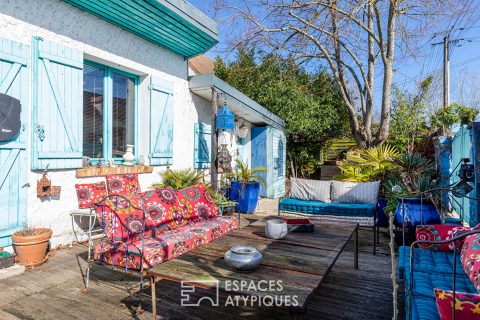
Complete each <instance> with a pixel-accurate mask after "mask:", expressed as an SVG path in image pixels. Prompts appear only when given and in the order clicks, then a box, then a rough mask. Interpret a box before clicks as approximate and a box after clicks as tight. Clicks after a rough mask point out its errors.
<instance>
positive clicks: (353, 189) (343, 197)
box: [331, 181, 380, 206]
mask: <svg viewBox="0 0 480 320" xmlns="http://www.w3.org/2000/svg"><path fill="white" fill-rule="evenodd" d="M379 188H380V181H374V182H344V181H332V192H331V199H332V202H340V203H369V204H373V205H374V206H376V205H377V201H378V190H379Z"/></svg>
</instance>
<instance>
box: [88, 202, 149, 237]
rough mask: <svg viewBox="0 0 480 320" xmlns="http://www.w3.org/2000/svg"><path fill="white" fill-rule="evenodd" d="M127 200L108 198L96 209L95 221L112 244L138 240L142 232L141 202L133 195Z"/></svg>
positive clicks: (146, 226)
mask: <svg viewBox="0 0 480 320" xmlns="http://www.w3.org/2000/svg"><path fill="white" fill-rule="evenodd" d="M127 199H128V200H127ZM127 199H125V198H123V197H113V198H108V199H106V200H105V201H104V202H103V203H102V204H101V205H99V206H97V208H96V214H97V219H98V220H99V222H100V225H101V226H102V228H103V231H104V233H105V235H106V236H107V238H108V239H109V240H110V241H112V242H116V241H126V240H131V239H135V238H138V237H137V236H138V235H139V234H140V233H141V232H142V230H143V211H142V210H141V207H142V200H141V199H140V197H138V196H135V195H131V196H129V197H128V198H127ZM147 228H148V221H146V225H145V229H147Z"/></svg>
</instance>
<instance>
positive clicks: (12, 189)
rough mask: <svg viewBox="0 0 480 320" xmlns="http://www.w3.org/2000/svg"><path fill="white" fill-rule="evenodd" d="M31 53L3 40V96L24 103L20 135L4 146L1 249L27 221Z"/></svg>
mask: <svg viewBox="0 0 480 320" xmlns="http://www.w3.org/2000/svg"><path fill="white" fill-rule="evenodd" d="M30 52H31V51H30V47H29V46H26V45H24V44H21V43H18V42H15V41H10V40H6V39H1V38H0V93H3V94H7V95H9V96H12V97H14V98H15V99H18V100H20V103H21V106H22V110H21V114H20V120H21V125H22V126H21V129H20V132H19V134H18V135H17V136H16V137H15V138H14V139H12V140H10V141H4V142H2V143H0V247H5V246H9V245H11V244H12V242H11V237H10V236H11V235H12V233H14V232H15V231H17V230H19V229H21V228H22V226H23V223H24V222H25V218H26V208H27V188H26V183H27V173H28V171H27V170H26V169H25V168H26V167H27V155H26V149H25V146H26V140H27V136H26V131H25V127H26V122H27V121H28V112H29V101H28V99H29V90H30V85H29V75H30V70H29V69H28V65H29V62H30V61H29V60H30V59H29V57H30Z"/></svg>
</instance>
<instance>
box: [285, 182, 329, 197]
mask: <svg viewBox="0 0 480 320" xmlns="http://www.w3.org/2000/svg"><path fill="white" fill-rule="evenodd" d="M290 183H291V186H290V193H289V197H290V198H294V199H300V200H317V201H323V202H331V200H330V191H331V190H330V189H331V186H332V181H324V180H310V179H298V178H290Z"/></svg>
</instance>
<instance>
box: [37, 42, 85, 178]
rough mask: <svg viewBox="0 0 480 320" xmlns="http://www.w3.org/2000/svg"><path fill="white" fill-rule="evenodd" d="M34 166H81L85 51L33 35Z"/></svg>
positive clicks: (55, 167) (54, 167) (39, 167)
mask: <svg viewBox="0 0 480 320" xmlns="http://www.w3.org/2000/svg"><path fill="white" fill-rule="evenodd" d="M33 46H34V47H33V50H34V60H33V124H32V127H33V130H32V132H33V134H32V136H33V151H32V152H33V154H32V160H33V161H32V169H43V168H45V167H46V166H47V165H48V166H49V168H51V169H65V168H78V167H81V166H82V145H83V143H82V139H83V134H82V130H83V71H82V69H83V53H82V52H81V51H78V50H76V49H73V48H67V47H64V46H61V45H59V44H56V43H54V42H49V41H46V40H43V39H42V38H38V37H34V38H33Z"/></svg>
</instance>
